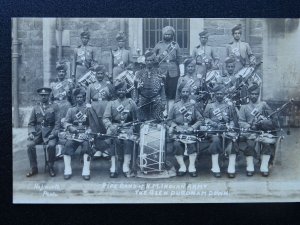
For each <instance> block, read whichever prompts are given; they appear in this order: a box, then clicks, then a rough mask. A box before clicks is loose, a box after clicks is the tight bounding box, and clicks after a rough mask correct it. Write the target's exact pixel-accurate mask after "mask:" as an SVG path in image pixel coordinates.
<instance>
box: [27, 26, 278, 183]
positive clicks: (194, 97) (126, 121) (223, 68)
mask: <svg viewBox="0 0 300 225" xmlns="http://www.w3.org/2000/svg"><path fill="white" fill-rule="evenodd" d="M162 33H163V40H161V41H159V42H158V43H157V44H156V46H155V47H154V48H153V49H151V50H147V51H146V52H145V54H144V55H142V56H140V57H139V58H138V59H137V60H133V59H132V56H131V54H130V51H129V50H127V49H125V43H126V35H125V34H124V33H119V34H118V35H117V37H116V40H117V42H118V48H117V49H114V50H111V59H112V63H111V64H112V69H111V71H112V74H109V73H108V72H107V71H108V69H107V68H106V67H105V66H104V65H101V64H99V63H98V62H97V61H96V60H95V57H94V56H95V51H94V49H93V47H92V46H90V45H88V42H89V39H90V33H89V32H88V31H84V32H82V33H81V41H82V45H80V46H78V47H77V48H76V49H75V50H74V56H73V62H72V66H71V73H70V74H71V77H70V79H69V78H67V77H66V74H67V66H66V64H65V63H63V62H58V63H57V66H56V69H57V82H54V83H51V86H50V87H43V88H39V89H38V90H37V92H38V94H39V95H40V96H41V100H40V102H39V103H38V104H37V105H35V106H34V108H33V111H32V113H31V116H30V120H29V124H28V127H29V130H28V135H29V137H28V140H29V143H28V147H27V152H28V157H29V161H30V168H31V169H30V171H29V172H28V173H27V174H26V176H27V177H31V176H33V175H36V174H37V173H38V166H37V155H36V145H40V144H43V145H44V146H45V148H46V151H45V152H46V154H47V157H46V159H47V164H48V172H49V175H50V176H52V177H53V176H55V175H56V172H55V167H54V162H55V159H56V151H57V149H59V150H60V151H61V154H62V155H63V160H64V179H66V180H67V179H70V178H71V177H72V166H71V165H72V160H71V159H72V155H74V153H75V151H76V150H77V149H78V147H80V149H81V153H82V157H83V168H82V177H83V179H84V180H89V179H90V175H91V171H90V168H91V166H90V164H91V160H92V159H93V157H94V156H95V155H96V154H98V155H103V156H108V157H109V158H110V161H111V167H110V173H109V176H110V177H111V178H116V177H118V175H119V172H120V171H122V172H123V174H124V176H125V177H131V176H132V173H133V171H132V168H133V167H134V166H135V165H133V164H134V163H133V161H135V160H134V159H135V158H136V157H137V156H138V154H139V153H138V152H139V149H138V147H137V151H136V153H134V152H133V149H135V145H137V146H139V145H140V144H141V143H139V141H141V139H139V134H140V133H139V132H140V130H141V126H143V125H144V124H147V123H151V124H157V125H161V126H165V127H166V130H167V132H166V139H167V140H168V141H167V142H168V145H171V149H172V154H171V155H172V156H174V157H175V159H176V163H175V164H174V165H173V166H175V167H176V168H177V169H176V174H177V176H184V175H185V174H187V173H188V174H189V175H190V176H191V177H197V176H198V173H197V172H198V171H197V168H196V164H195V162H196V160H197V159H199V158H200V159H201V154H200V153H201V151H202V149H207V150H208V152H209V154H210V155H211V168H208V171H209V169H210V171H211V172H212V174H213V176H215V177H221V169H220V165H219V161H220V156H221V155H222V154H224V152H225V153H226V155H227V159H228V167H227V168H226V173H227V175H228V177H229V178H234V177H235V175H236V157H237V154H244V156H245V159H246V168H245V173H246V175H247V176H253V174H254V172H255V163H254V162H255V160H254V158H257V155H259V172H260V173H261V174H262V175H263V176H268V175H269V165H270V164H271V163H272V158H273V157H274V154H275V141H274V139H275V138H274V137H276V129H277V128H278V124H277V120H276V118H275V116H271V115H272V113H271V112H272V110H271V109H270V107H269V106H268V105H267V104H266V102H263V101H261V100H260V87H261V80H260V77H259V76H258V75H257V74H256V73H255V72H256V67H257V65H258V63H257V62H256V58H255V56H254V54H253V53H252V51H251V48H250V46H249V44H248V43H245V42H242V41H241V35H242V27H241V25H237V26H235V27H234V28H233V29H232V36H233V42H232V43H229V44H228V46H227V58H226V59H225V61H224V62H223V61H221V59H220V58H219V57H218V55H217V54H216V51H215V48H214V47H213V46H208V45H207V42H208V38H209V33H208V32H207V31H202V32H200V33H199V39H200V44H199V45H198V46H196V47H195V49H194V50H193V53H192V55H191V56H189V57H186V58H184V57H183V56H182V53H181V49H180V46H179V45H178V43H177V42H176V41H175V40H174V35H175V30H174V28H173V27H171V26H167V27H164V28H163V30H162ZM134 61H135V62H134ZM273 115H274V114H273ZM264 133H265V134H268V135H269V136H268V135H266V136H264V138H260V139H259V144H260V148H259V152H258V150H257V145H258V137H262V136H261V135H262V134H264ZM137 143H138V144H137ZM241 143H244V144H243V145H242V144H241ZM142 144H143V143H142ZM165 148H166V146H165ZM164 151H166V149H164ZM119 161H121V165H122V166H121V168H118V163H119Z"/></svg>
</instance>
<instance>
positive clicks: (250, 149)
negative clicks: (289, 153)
mask: <svg viewBox="0 0 300 225" xmlns="http://www.w3.org/2000/svg"><path fill="white" fill-rule="evenodd" d="M250 90H251V89H250ZM259 93H260V90H259V87H257V86H256V87H255V89H253V90H251V91H250V102H249V103H248V104H247V105H242V106H241V109H240V112H239V118H240V126H241V127H242V128H244V129H251V130H254V131H271V130H274V129H276V127H277V126H276V121H275V120H274V119H267V116H268V115H269V114H270V112H271V108H270V107H269V106H268V104H267V103H266V102H264V101H259ZM244 138H246V141H247V146H246V148H245V150H244V154H245V156H246V162H247V168H246V171H247V176H253V174H254V164H253V157H254V156H255V154H256V151H255V139H256V136H255V135H253V134H252V135H251V134H250V133H249V134H247V133H246V134H245V135H244ZM274 153H275V144H270V143H268V142H266V143H262V149H261V165H260V172H261V174H262V176H265V177H267V176H268V175H269V161H270V157H271V155H272V154H274Z"/></svg>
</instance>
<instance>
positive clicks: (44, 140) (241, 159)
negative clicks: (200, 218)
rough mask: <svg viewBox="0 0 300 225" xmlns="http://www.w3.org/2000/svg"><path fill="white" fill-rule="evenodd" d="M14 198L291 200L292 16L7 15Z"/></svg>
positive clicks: (296, 174) (298, 109) (295, 28)
mask: <svg viewBox="0 0 300 225" xmlns="http://www.w3.org/2000/svg"><path fill="white" fill-rule="evenodd" d="M11 38H12V42H11V44H12V46H11V55H12V65H11V68H12V83H11V85H12V134H13V149H12V156H13V162H12V163H13V170H12V176H13V177H12V179H13V193H12V194H13V203H14V204H24V203H30V204H41V203H42V204H124V203H134V204H144V203H253V202H254V203H260V202H299V201H300V164H299V163H298V162H299V160H300V143H299V140H300V89H299V87H300V72H299V71H300V64H299V58H300V41H299V40H300V24H299V19H298V18H100V17H99V18H67V17H60V18H57V17H48V18H46V17H44V18H43V17H14V18H12V19H11Z"/></svg>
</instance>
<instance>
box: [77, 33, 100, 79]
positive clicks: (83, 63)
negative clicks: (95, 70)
mask: <svg viewBox="0 0 300 225" xmlns="http://www.w3.org/2000/svg"><path fill="white" fill-rule="evenodd" d="M80 37H81V42H82V44H81V45H79V46H78V47H77V48H75V49H74V55H73V63H72V73H71V74H72V78H73V79H74V80H76V82H77V81H78V80H79V79H80V78H81V77H82V76H83V75H85V74H86V73H87V72H88V71H89V69H90V68H91V67H92V66H93V65H94V63H95V58H96V57H95V51H94V49H93V47H92V46H90V45H88V42H89V40H90V32H89V31H83V32H82V33H81V34H80Z"/></svg>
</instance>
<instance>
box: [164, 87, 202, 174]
mask: <svg viewBox="0 0 300 225" xmlns="http://www.w3.org/2000/svg"><path fill="white" fill-rule="evenodd" d="M190 89H191V87H190V85H188V84H185V83H182V84H181V85H180V87H179V89H178V91H179V92H180V99H181V100H180V101H178V102H176V103H175V104H174V105H173V106H172V108H171V109H170V112H169V115H168V120H169V121H171V124H170V129H169V133H170V135H172V134H173V133H174V131H175V132H179V133H180V132H182V134H189V133H190V134H191V133H192V132H193V130H196V129H198V128H199V126H200V125H201V124H202V123H204V118H203V117H202V116H201V114H200V112H199V111H198V110H196V107H195V101H193V100H190V99H189V96H190V94H191V92H190ZM185 148H187V154H188V156H189V167H188V171H189V174H190V176H191V177H196V176H197V171H196V167H195V161H196V158H197V143H196V142H195V143H190V144H186V146H185V144H183V143H182V142H180V141H179V140H175V141H174V153H175V158H176V160H177V162H178V164H179V166H180V167H179V170H178V171H177V176H183V175H185V173H186V170H187V169H186V165H185V163H184V161H183V153H184V150H185Z"/></svg>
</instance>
